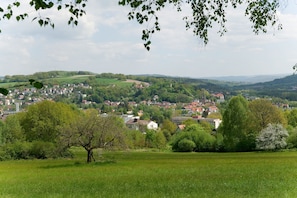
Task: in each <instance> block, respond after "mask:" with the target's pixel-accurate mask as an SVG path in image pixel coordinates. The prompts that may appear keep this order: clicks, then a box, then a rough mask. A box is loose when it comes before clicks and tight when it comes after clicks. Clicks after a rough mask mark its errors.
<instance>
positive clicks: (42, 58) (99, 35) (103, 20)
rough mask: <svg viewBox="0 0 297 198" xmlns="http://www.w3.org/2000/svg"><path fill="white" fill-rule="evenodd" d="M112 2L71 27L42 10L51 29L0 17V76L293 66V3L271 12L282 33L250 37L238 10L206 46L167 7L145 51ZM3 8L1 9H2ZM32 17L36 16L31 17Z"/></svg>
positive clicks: (204, 73)
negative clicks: (224, 31)
mask: <svg viewBox="0 0 297 198" xmlns="http://www.w3.org/2000/svg"><path fill="white" fill-rule="evenodd" d="M117 2H118V0H100V1H98V0H89V1H88V4H87V14H86V16H84V17H83V18H81V19H80V20H79V24H78V26H76V27H73V26H68V25H67V19H68V17H69V15H67V14H66V13H64V12H56V11H53V10H52V11H47V12H46V13H42V15H44V14H46V15H47V16H50V17H51V19H52V20H53V22H54V23H55V28H54V29H51V28H50V27H40V26H39V25H38V24H37V22H32V21H31V18H32V17H34V16H35V15H36V12H33V11H32V8H27V7H21V10H20V11H22V10H24V11H29V15H30V16H31V18H29V19H28V20H26V21H23V22H16V21H14V20H9V21H7V20H1V21H0V29H1V31H2V33H0V76H5V75H21V74H33V73H35V72H42V71H53V70H63V71H90V72H94V73H98V74H100V73H109V72H110V73H116V74H119V73H121V74H125V75H128V74H132V75H134V74H160V75H168V76H179V77H191V78H205V77H216V76H242V75H244V76H255V75H275V74H292V73H293V69H292V67H293V66H294V65H295V64H296V63H297V1H296V0H288V3H287V4H286V5H284V6H282V7H281V8H280V9H279V11H278V17H279V20H280V23H281V24H282V26H283V30H280V31H279V30H277V29H276V28H273V27H272V28H269V29H268V32H267V33H266V34H259V35H255V34H254V33H253V32H252V29H251V28H250V27H251V24H250V23H249V21H248V19H247V18H246V17H245V16H244V10H243V9H242V8H241V7H239V8H238V9H236V10H234V9H228V11H227V17H228V18H227V19H228V21H227V24H226V25H227V29H228V32H227V33H225V35H224V36H222V37H220V36H219V34H217V31H218V28H216V27H214V29H212V30H211V31H210V33H209V43H208V44H207V45H206V46H205V45H203V42H202V41H201V40H200V39H199V38H197V37H195V36H194V35H193V33H192V31H191V30H188V31H187V30H186V29H185V22H184V21H183V20H182V18H183V16H186V15H189V13H187V9H185V10H184V12H182V13H178V12H176V10H175V9H174V8H173V6H168V7H167V8H165V9H164V10H163V11H162V12H160V13H159V19H160V25H161V31H160V32H157V33H155V34H154V35H153V37H152V40H151V41H152V44H151V50H150V51H147V50H146V49H145V48H144V46H143V41H142V40H141V32H142V29H143V28H146V25H144V26H141V25H139V24H137V23H136V22H135V21H129V20H128V18H127V13H128V12H129V8H126V7H121V6H119V5H118V3H117ZM2 4H3V3H0V5H2ZM2 6H3V5H2ZM37 14H38V13H37Z"/></svg>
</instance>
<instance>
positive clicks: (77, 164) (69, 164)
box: [40, 159, 116, 169]
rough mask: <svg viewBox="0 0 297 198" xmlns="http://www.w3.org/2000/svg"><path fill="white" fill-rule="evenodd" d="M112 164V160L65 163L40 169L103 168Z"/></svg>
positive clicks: (113, 161)
mask: <svg viewBox="0 0 297 198" xmlns="http://www.w3.org/2000/svg"><path fill="white" fill-rule="evenodd" d="M114 163H116V161H115V160H113V159H106V160H100V161H95V162H91V163H87V162H81V161H75V162H73V163H67V164H66V163H65V164H55V165H46V166H41V167H40V168H42V169H56V168H68V167H85V166H104V165H109V164H114Z"/></svg>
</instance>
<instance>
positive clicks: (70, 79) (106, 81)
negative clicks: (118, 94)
mask: <svg viewBox="0 0 297 198" xmlns="http://www.w3.org/2000/svg"><path fill="white" fill-rule="evenodd" d="M90 76H93V75H75V76H63V77H55V78H49V79H42V80H40V82H42V83H43V84H45V85H46V84H48V83H51V84H78V83H83V82H88V81H89V77H90ZM93 83H94V82H93ZM95 84H98V85H100V86H114V85H116V86H119V87H127V86H131V85H132V84H133V82H130V81H122V80H118V79H115V78H95ZM0 86H1V87H2V88H13V87H21V86H25V87H32V86H31V85H30V83H29V81H24V82H1V83H0Z"/></svg>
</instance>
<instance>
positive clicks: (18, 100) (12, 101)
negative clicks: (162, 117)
mask: <svg viewBox="0 0 297 198" xmlns="http://www.w3.org/2000/svg"><path fill="white" fill-rule="evenodd" d="M75 88H83V89H92V87H91V86H89V85H85V84H82V83H80V84H67V85H53V86H51V87H48V86H46V85H45V87H44V88H43V89H42V90H37V89H36V88H26V89H23V90H20V89H14V90H10V92H9V94H8V95H7V96H4V95H1V94H0V114H1V115H2V117H4V115H8V114H11V113H15V112H18V111H19V110H20V109H22V106H24V105H31V104H33V103H36V102H39V101H42V100H45V99H52V98H54V97H55V96H57V95H66V96H67V95H69V96H70V95H71V94H76V92H75ZM213 96H215V97H216V98H217V101H216V102H222V101H224V95H223V94H222V93H218V94H214V95H213ZM157 97H158V96H157V95H156V96H154V97H153V98H152V100H147V101H142V102H141V104H144V105H155V106H158V107H160V108H173V109H175V108H176V104H175V103H170V102H166V101H162V102H159V101H157V100H156V98H157ZM88 102H90V101H85V100H82V103H85V104H87V103H88ZM104 103H105V104H106V105H109V106H115V107H116V106H118V105H120V102H115V101H105V102H104ZM129 105H131V106H136V105H137V103H136V102H134V101H130V102H129ZM183 111H185V112H187V115H196V116H192V117H188V116H186V115H185V116H184V117H183V118H173V119H172V121H173V122H175V123H176V124H177V125H178V124H180V121H181V120H183V119H189V118H191V119H195V120H197V122H200V121H201V120H205V121H207V122H209V123H211V124H212V125H213V126H214V128H217V127H218V126H219V124H220V120H218V119H206V118H203V117H202V115H203V114H205V113H207V114H211V113H216V112H218V111H219V109H218V108H217V106H216V103H215V102H213V101H208V100H203V101H198V100H196V101H193V102H191V103H188V104H183ZM123 119H124V121H125V123H126V125H127V126H128V127H129V128H131V129H135V130H140V131H145V129H151V130H157V129H158V127H159V126H158V123H156V122H154V121H147V120H141V119H140V117H139V116H136V117H135V116H133V115H125V116H123Z"/></svg>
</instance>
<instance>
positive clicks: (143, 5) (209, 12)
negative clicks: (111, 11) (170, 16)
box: [0, 0, 282, 50]
mask: <svg viewBox="0 0 297 198" xmlns="http://www.w3.org/2000/svg"><path fill="white" fill-rule="evenodd" d="M87 3H88V2H87V0H56V1H53V0H30V1H29V2H26V3H25V2H21V1H19V0H11V1H10V3H7V4H6V5H5V6H2V7H1V6H0V20H1V19H7V20H9V19H12V18H15V19H16V20H17V21H21V20H24V19H26V18H29V17H32V16H29V13H28V12H25V13H22V14H16V15H15V12H14V11H15V10H17V9H18V8H19V7H20V6H21V5H22V4H29V5H30V6H31V7H32V8H33V9H34V10H35V11H36V12H33V13H32V12H30V15H35V16H33V20H34V21H37V22H38V24H39V25H40V26H51V27H52V28H54V22H53V21H51V19H50V18H49V17H47V16H43V15H42V11H43V10H49V9H56V10H58V11H61V10H67V11H68V12H69V13H70V17H69V19H68V24H69V25H75V26H76V25H78V21H79V18H80V17H82V16H84V15H85V14H86V10H85V8H86V6H87ZM118 3H119V5H121V6H126V7H129V8H130V12H129V13H128V19H129V20H136V21H137V22H138V23H139V24H147V26H146V27H147V28H144V29H143V31H142V40H143V41H144V46H145V48H146V49H147V50H150V45H151V36H152V34H154V33H155V32H157V31H160V30H161V26H160V23H159V17H158V13H159V12H160V11H161V10H162V9H163V8H164V7H166V6H170V5H173V6H174V7H175V8H176V10H177V12H182V11H183V9H184V8H185V7H186V6H190V8H191V9H190V10H191V13H190V15H188V16H184V18H183V19H184V20H185V28H186V29H192V30H193V33H194V35H195V36H197V37H199V38H200V39H202V41H203V42H204V44H207V43H208V41H209V40H208V33H209V30H210V29H211V28H213V25H214V24H219V27H220V29H219V32H218V33H219V34H220V35H221V36H222V35H223V34H224V33H225V32H227V28H226V22H227V17H226V14H227V13H226V12H227V8H229V7H232V8H234V9H235V8H237V7H238V6H239V5H244V6H245V11H244V14H245V16H247V17H248V19H249V20H250V21H251V22H252V26H251V29H252V31H253V32H254V33H256V34H258V33H259V32H264V33H265V32H267V27H269V26H270V25H271V26H277V28H278V29H281V28H282V26H281V24H280V23H279V21H278V17H277V9H278V8H279V7H280V4H281V2H280V0H119V1H118ZM1 5H3V3H2V4H1Z"/></svg>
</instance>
